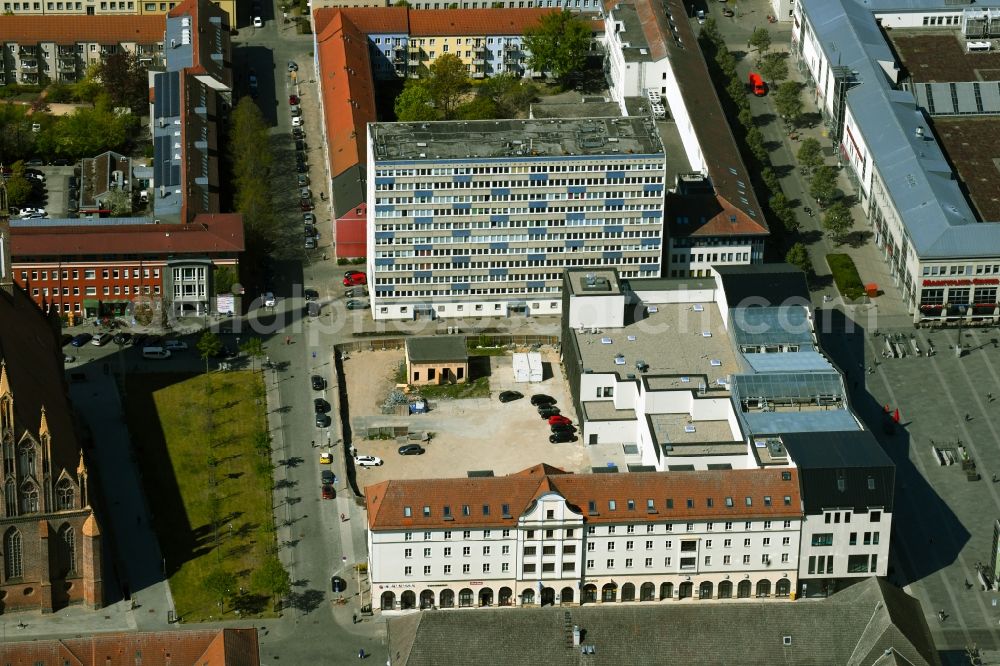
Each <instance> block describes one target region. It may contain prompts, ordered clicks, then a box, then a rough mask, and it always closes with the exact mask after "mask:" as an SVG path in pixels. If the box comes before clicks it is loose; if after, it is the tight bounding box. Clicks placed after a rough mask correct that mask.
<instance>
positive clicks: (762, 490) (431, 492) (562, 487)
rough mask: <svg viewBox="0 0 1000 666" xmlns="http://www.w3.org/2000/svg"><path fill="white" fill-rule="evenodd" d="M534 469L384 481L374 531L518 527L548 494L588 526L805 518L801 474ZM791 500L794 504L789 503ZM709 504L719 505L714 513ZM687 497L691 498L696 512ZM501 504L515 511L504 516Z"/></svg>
mask: <svg viewBox="0 0 1000 666" xmlns="http://www.w3.org/2000/svg"><path fill="white" fill-rule="evenodd" d="M532 469H533V470H535V471H532V470H525V471H524V472H520V473H517V474H512V475H510V476H503V477H477V478H454V479H421V480H407V481H383V482H382V483H377V484H375V485H372V486H367V487H366V488H365V499H366V501H367V503H368V527H369V529H372V530H377V531H389V530H399V529H425V528H431V527H436V528H446V527H451V528H458V527H460V526H461V527H466V526H468V527H488V526H512V525H516V524H517V521H518V518H519V517H520V516H521V515H522V514H523V513H524V512H525V511H527V510H528V509H529V508H530V506H531V504H532V502H534V500H535V499H537V497H538V496H539V495H541V494H543V493H545V492H556V493H558V494H560V495H561V496H563V497H564V498H566V501H567V503H569V504H570V505H571V506H574V507H575V508H576V510H577V511H579V512H580V513H581V514H583V518H584V521H585V522H587V523H627V522H664V521H674V520H676V521H689V520H704V519H711V518H718V519H722V520H725V519H730V518H740V519H747V518H790V517H795V516H799V515H801V512H802V510H801V502H800V498H799V483H798V471H797V470H795V469H738V470H709V471H698V472H637V473H629V474H568V473H558V474H551V473H550V474H545V475H540V474H538V473H537V471H538V470H537V468H532ZM525 472H528V474H525ZM560 472H561V470H560ZM782 474H789V479H787V480H785V479H783V478H782ZM765 496H769V497H770V498H771V502H770V505H766V504H765V502H764V497H765ZM786 496H787V497H789V498H790V503H789V504H787V505H786V504H785V502H784V497H786ZM708 498H711V499H712V500H713V505H712V506H711V507H710V506H708V503H707V501H706V500H707V499H708ZM727 498H731V499H732V502H731V504H732V506H726V500H727ZM747 498H750V500H751V504H750V506H748V505H747V503H746V499H747ZM668 499H671V500H673V508H668V507H667V500H668ZM688 499H691V500H693V506H692V507H691V508H688V506H687V500H688ZM611 500H614V501H615V504H616V508H615V510H611V509H610V507H609V502H610V501H611ZM628 500H634V504H633V508H632V509H629V508H628ZM648 500H653V501H654V503H655V509H656V513H649V512H648V510H647V501H648ZM590 502H594V503H595V505H596V511H593V512H592V511H590V510H589V505H590ZM502 504H507V505H508V506H509V508H510V514H509V516H508V517H506V518H505V517H504V516H503V511H502V508H501V505H502ZM465 505H468V506H469V507H470V508H471V511H470V513H471V515H469V516H465V515H463V510H462V507H463V506H465ZM484 505H489V506H490V511H489V514H488V515H483V510H482V507H483V506H484ZM425 506H428V507H430V516H428V517H425V516H424V513H423V507H425ZM445 506H448V507H450V508H451V517H452V518H453V520H447V521H446V520H444V519H443V514H444V507H445ZM404 507H410V516H409V517H406V516H405V515H404V510H403V509H404Z"/></svg>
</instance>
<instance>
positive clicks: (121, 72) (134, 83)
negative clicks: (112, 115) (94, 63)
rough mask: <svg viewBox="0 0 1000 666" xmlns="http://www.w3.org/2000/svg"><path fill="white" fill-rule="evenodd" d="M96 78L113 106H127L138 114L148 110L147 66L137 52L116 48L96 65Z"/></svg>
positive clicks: (143, 113)
mask: <svg viewBox="0 0 1000 666" xmlns="http://www.w3.org/2000/svg"><path fill="white" fill-rule="evenodd" d="M97 78H98V79H100V81H101V83H102V84H103V87H104V90H106V91H107V93H108V95H110V96H111V102H112V104H113V105H114V106H116V107H128V108H129V109H131V110H132V113H135V114H138V115H145V114H147V113H148V112H149V79H148V74H147V68H146V65H144V64H143V63H142V61H140V60H139V56H138V54H135V53H130V52H128V51H124V50H121V49H119V50H117V51H116V52H115V53H112V54H111V55H109V56H107V57H106V58H104V59H103V60H102V61H101V63H100V64H99V65H98V69H97Z"/></svg>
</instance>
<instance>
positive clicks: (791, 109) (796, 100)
mask: <svg viewBox="0 0 1000 666" xmlns="http://www.w3.org/2000/svg"><path fill="white" fill-rule="evenodd" d="M800 89H801V84H799V83H797V82H795V81H785V82H784V83H782V84H781V85H779V86H778V90H777V92H775V93H774V108H775V110H776V111H777V112H778V115H779V116H781V117H782V118H783V119H784V120H785V122H788V123H791V124H792V125H795V124H796V123H798V120H799V117H800V116H801V115H802V96H801V95H800V94H799V91H800Z"/></svg>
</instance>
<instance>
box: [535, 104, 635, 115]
mask: <svg viewBox="0 0 1000 666" xmlns="http://www.w3.org/2000/svg"><path fill="white" fill-rule="evenodd" d="M620 115H621V109H620V108H619V106H618V104H617V103H616V102H585V101H582V100H581V101H579V102H545V101H544V100H543V101H542V102H539V103H537V104H532V105H531V117H532V118H534V119H542V118H544V119H551V118H614V117H615V116H620Z"/></svg>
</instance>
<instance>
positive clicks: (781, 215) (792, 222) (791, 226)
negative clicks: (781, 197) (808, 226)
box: [775, 208, 801, 234]
mask: <svg viewBox="0 0 1000 666" xmlns="http://www.w3.org/2000/svg"><path fill="white" fill-rule="evenodd" d="M775 215H776V216H777V217H778V221H779V222H781V226H782V227H783V228H784V229H785V231H787V232H788V233H790V234H793V233H795V232H796V231H798V230H799V227H800V226H801V225H800V224H799V218H798V217H797V216H796V215H795V211H794V210H792V209H791V208H783V209H781V210H779V211H776V212H775Z"/></svg>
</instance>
